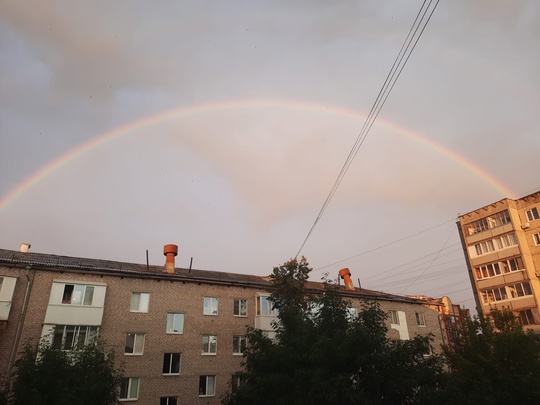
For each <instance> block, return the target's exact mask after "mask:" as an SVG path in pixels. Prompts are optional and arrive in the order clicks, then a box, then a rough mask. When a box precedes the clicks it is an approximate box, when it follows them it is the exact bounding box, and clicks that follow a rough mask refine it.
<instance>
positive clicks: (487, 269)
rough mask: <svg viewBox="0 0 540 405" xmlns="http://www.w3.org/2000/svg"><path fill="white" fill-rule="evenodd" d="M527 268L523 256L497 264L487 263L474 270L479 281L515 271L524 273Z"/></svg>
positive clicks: (500, 261)
mask: <svg viewBox="0 0 540 405" xmlns="http://www.w3.org/2000/svg"><path fill="white" fill-rule="evenodd" d="M523 270H525V266H524V264H523V259H522V258H521V256H514V257H510V258H508V259H503V260H499V261H497V262H491V263H485V264H483V265H481V266H477V267H475V268H474V271H475V276H476V279H477V280H484V279H486V278H491V277H497V276H500V275H502V274H507V273H511V272H514V271H523Z"/></svg>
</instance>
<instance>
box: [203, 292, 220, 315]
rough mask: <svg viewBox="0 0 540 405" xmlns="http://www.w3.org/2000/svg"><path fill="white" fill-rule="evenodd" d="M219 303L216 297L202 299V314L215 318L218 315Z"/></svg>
mask: <svg viewBox="0 0 540 405" xmlns="http://www.w3.org/2000/svg"><path fill="white" fill-rule="evenodd" d="M218 305H219V301H218V299H217V298H216V297H204V299H203V314H204V315H212V316H216V315H217V314H218Z"/></svg>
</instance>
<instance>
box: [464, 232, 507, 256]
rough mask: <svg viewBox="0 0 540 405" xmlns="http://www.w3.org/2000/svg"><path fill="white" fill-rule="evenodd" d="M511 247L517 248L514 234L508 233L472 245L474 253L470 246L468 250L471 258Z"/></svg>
mask: <svg viewBox="0 0 540 405" xmlns="http://www.w3.org/2000/svg"><path fill="white" fill-rule="evenodd" d="M512 246H517V237H516V234H515V233H508V234H505V235H501V236H499V237H497V238H494V239H488V240H485V241H483V242H478V243H476V244H475V245H474V249H475V251H473V250H472V246H471V248H470V249H469V253H470V254H471V256H473V257H474V256H475V255H474V253H476V256H482V255H485V254H488V253H491V252H496V251H498V250H503V249H506V248H509V247H512Z"/></svg>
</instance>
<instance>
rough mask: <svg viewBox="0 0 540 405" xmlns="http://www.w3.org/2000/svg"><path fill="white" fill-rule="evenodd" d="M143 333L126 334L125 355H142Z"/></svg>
mask: <svg viewBox="0 0 540 405" xmlns="http://www.w3.org/2000/svg"><path fill="white" fill-rule="evenodd" d="M143 350H144V333H128V334H127V336H126V348H125V350H124V353H125V354H143Z"/></svg>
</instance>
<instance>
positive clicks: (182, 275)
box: [0, 249, 438, 305]
mask: <svg viewBox="0 0 540 405" xmlns="http://www.w3.org/2000/svg"><path fill="white" fill-rule="evenodd" d="M0 265H1V266H5V267H31V268H34V269H39V270H45V271H74V272H85V273H96V274H104V275H110V276H115V275H116V276H123V277H134V278H150V279H168V280H177V281H183V282H196V283H212V284H226V285H239V286H245V287H252V288H259V289H262V290H268V289H269V287H270V279H269V277H268V276H255V275H249V274H239V273H228V272H220V271H209V270H197V269H184V268H178V267H177V268H175V271H174V274H170V273H167V272H165V271H164V268H163V266H155V265H149V266H147V265H145V264H137V263H126V262H117V261H112V260H101V259H88V258H82V257H70V256H59V255H53V254H48V253H35V252H19V251H16V250H8V249H0ZM306 288H307V290H308V291H309V292H315V293H316V292H321V291H322V290H323V289H324V284H323V283H320V282H313V281H308V282H307V284H306ZM340 292H341V294H342V295H343V296H346V297H351V298H353V297H356V298H361V299H377V300H383V301H396V302H407V303H414V304H425V303H426V302H425V301H423V300H420V299H416V298H411V297H406V296H400V295H394V294H388V293H384V292H380V291H373V290H366V289H364V288H356V289H355V290H354V291H351V290H346V289H345V288H344V287H343V286H340ZM430 304H432V305H438V304H437V302H430Z"/></svg>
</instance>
